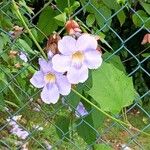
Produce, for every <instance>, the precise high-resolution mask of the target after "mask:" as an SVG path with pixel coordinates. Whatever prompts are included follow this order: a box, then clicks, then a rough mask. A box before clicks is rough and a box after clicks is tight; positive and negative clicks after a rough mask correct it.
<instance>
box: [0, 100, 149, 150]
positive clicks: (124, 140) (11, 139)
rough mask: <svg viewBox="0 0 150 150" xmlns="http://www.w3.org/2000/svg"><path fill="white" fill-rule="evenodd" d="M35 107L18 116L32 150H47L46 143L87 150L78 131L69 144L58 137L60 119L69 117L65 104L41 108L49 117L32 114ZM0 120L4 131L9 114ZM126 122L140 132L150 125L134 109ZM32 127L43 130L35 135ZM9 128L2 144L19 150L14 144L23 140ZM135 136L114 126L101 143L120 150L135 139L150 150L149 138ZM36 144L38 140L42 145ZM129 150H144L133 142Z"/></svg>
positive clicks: (60, 148)
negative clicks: (121, 146) (27, 134)
mask: <svg viewBox="0 0 150 150" xmlns="http://www.w3.org/2000/svg"><path fill="white" fill-rule="evenodd" d="M32 104H34V105H35V103H33V102H32ZM32 104H30V105H28V106H27V107H25V108H24V109H22V111H21V112H20V113H19V115H20V114H21V115H22V119H21V120H20V121H19V123H20V124H21V125H23V126H24V127H25V128H26V129H28V130H29V131H30V132H31V133H32V134H31V136H30V137H29V138H28V139H27V141H26V142H27V143H28V147H29V150H30V149H32V150H42V149H44V148H43V147H41V145H43V146H44V147H46V145H47V143H49V144H50V145H53V146H54V148H53V149H54V150H70V149H72V150H77V149H81V150H84V149H86V147H87V144H86V143H85V142H84V140H83V139H82V138H80V137H79V136H78V135H77V133H76V130H75V129H74V130H73V131H72V132H70V133H69V134H70V135H71V139H69V140H66V138H65V136H62V138H63V139H60V137H59V136H58V134H57V133H58V131H57V130H56V126H55V124H54V122H55V121H56V120H57V118H58V117H59V116H67V117H70V111H69V110H68V109H66V107H61V106H62V104H57V105H56V106H55V107H50V106H47V105H42V106H41V109H42V110H43V112H46V114H47V115H46V114H45V113H43V112H42V111H39V112H38V111H33V107H34V105H32ZM145 109H147V108H145ZM54 112H55V113H54ZM0 116H1V117H0V124H1V127H2V126H3V125H5V123H6V119H7V118H8V114H6V113H4V112H1V113H0ZM127 118H128V121H129V122H130V123H131V124H132V125H133V126H134V127H136V128H138V129H143V128H144V127H145V126H146V125H148V124H149V123H150V121H149V118H148V116H147V115H146V114H145V113H143V112H142V111H141V110H140V109H138V108H134V109H133V110H132V111H130V112H129V113H128V114H127ZM70 119H71V118H70ZM74 119H75V117H74ZM110 124H111V121H110V120H109V121H108V120H107V121H106V122H105V123H104V127H103V128H102V129H99V131H100V132H101V131H102V130H103V131H104V130H105V129H107V128H108V127H109V126H110ZM33 125H39V126H42V127H43V128H44V130H42V131H35V132H34V130H35V129H33ZM10 128H11V127H10V126H9V125H7V126H6V127H5V128H4V129H3V130H1V131H0V139H1V140H0V141H3V142H5V143H7V144H8V145H9V147H10V148H11V149H12V150H16V149H17V148H18V147H17V146H16V145H15V143H16V142H17V141H20V140H19V139H18V138H17V137H16V136H14V135H12V134H10V132H9V131H10ZM145 131H146V132H148V133H150V129H147V130H145ZM136 133H137V132H136V131H133V130H131V129H129V132H127V131H126V129H125V128H123V127H121V126H120V125H115V126H114V127H112V128H111V129H110V130H109V132H107V133H105V134H102V139H103V140H104V141H105V142H107V143H108V144H110V145H111V146H112V147H113V149H114V150H118V149H117V148H118V147H119V145H121V144H128V143H129V142H130V141H131V140H132V139H135V141H137V143H138V144H139V145H141V146H142V147H143V148H144V150H149V149H150V145H149V141H150V137H147V136H145V135H143V134H140V135H139V136H138V137H136V138H133V136H134V135H135V134H136ZM89 136H90V135H89ZM32 137H33V138H34V139H33V138H32ZM64 139H65V140H64ZM35 140H37V141H38V142H39V143H38V142H37V141H35ZM129 147H130V148H132V149H133V150H141V149H140V147H139V146H138V145H137V144H136V143H135V142H134V141H132V142H131V143H130V144H129ZM0 149H2V150H5V149H7V148H6V146H5V145H4V144H2V142H0Z"/></svg>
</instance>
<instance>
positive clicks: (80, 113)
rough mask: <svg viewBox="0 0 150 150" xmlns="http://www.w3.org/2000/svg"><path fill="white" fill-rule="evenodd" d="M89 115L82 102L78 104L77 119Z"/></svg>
mask: <svg viewBox="0 0 150 150" xmlns="http://www.w3.org/2000/svg"><path fill="white" fill-rule="evenodd" d="M87 114H88V112H87V110H86V109H85V107H84V105H83V104H82V103H81V102H79V104H78V106H77V108H76V111H75V115H76V117H77V118H79V117H83V116H85V115H87Z"/></svg>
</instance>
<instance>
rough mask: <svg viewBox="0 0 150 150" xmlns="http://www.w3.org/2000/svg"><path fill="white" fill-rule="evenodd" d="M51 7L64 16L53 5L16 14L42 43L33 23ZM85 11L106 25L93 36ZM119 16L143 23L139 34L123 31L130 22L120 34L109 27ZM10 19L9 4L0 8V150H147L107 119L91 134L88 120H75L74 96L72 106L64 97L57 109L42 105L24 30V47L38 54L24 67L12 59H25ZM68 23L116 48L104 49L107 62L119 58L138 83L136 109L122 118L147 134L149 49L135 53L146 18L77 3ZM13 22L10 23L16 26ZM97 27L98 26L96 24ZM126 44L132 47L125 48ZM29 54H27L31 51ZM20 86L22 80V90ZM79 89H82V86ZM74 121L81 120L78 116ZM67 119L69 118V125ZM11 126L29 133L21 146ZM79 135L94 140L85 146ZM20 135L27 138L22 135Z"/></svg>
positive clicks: (142, 139) (135, 134)
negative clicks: (96, 149) (75, 23)
mask: <svg viewBox="0 0 150 150" xmlns="http://www.w3.org/2000/svg"><path fill="white" fill-rule="evenodd" d="M41 3H42V2H41ZM135 3H136V2H135ZM112 5H113V4H112ZM49 6H50V7H52V8H53V9H56V10H58V12H59V13H60V14H61V13H63V12H62V10H60V9H59V7H57V5H56V3H55V1H54V2H53V1H49V2H45V5H44V6H42V7H41V8H40V10H38V11H37V12H36V13H35V14H34V15H33V14H31V13H28V12H27V11H25V10H26V7H25V6H19V10H20V12H22V13H23V14H24V19H27V18H28V20H29V28H30V29H33V28H34V29H36V30H38V32H41V34H43V36H44V37H45V34H44V33H43V32H42V31H41V30H40V29H39V28H38V26H37V24H36V23H35V22H36V20H37V19H38V16H39V14H40V13H41V12H42V11H43V10H44V9H45V8H46V7H49ZM89 6H90V8H92V9H94V11H95V12H96V13H97V15H98V16H100V18H102V19H103V22H104V24H102V25H101V27H98V30H97V31H94V30H92V28H88V27H87V25H86V23H85V18H84V17H83V16H82V15H83V14H85V9H86V8H87V7H89ZM122 11H125V12H127V11H128V13H129V15H131V14H132V15H133V14H134V15H136V17H137V18H138V20H140V22H142V25H141V26H140V27H137V28H136V27H135V28H134V29H133V30H132V32H129V31H131V30H130V29H129V31H127V29H128V28H130V27H132V25H133V22H130V24H129V25H128V27H126V26H124V27H122V29H121V27H118V28H117V27H116V26H117V24H116V25H111V23H110V21H112V22H113V21H115V19H116V17H117V15H118V14H120V13H121V12H122ZM14 14H15V13H14V12H13V10H12V1H11V0H8V1H2V2H0V20H3V22H2V21H1V27H0V35H1V38H2V37H3V38H5V39H6V41H7V42H6V43H5V44H2V43H1V38H0V72H1V73H0V75H1V76H0V84H1V86H0V95H1V96H0V149H1V150H7V149H23V147H25V146H26V145H28V147H30V148H29V149H33V150H34V149H36V150H37V149H39V150H40V149H45V150H46V149H58V150H59V149H68V150H69V149H74V150H77V149H79V150H82V149H94V145H95V144H98V143H100V144H103V145H108V146H110V147H112V149H118V150H119V149H124V150H129V149H133V150H144V149H145V150H149V149H150V145H149V141H150V138H149V137H148V136H146V135H143V134H142V133H140V132H139V131H137V130H136V129H135V130H133V128H127V127H126V126H124V125H120V124H118V123H117V122H114V121H112V120H110V119H109V118H108V119H106V121H105V122H102V124H103V128H101V129H99V128H96V129H95V128H94V127H93V126H92V125H91V124H90V123H89V121H88V120H87V119H86V117H84V116H83V117H80V119H79V118H78V117H75V116H74V113H75V112H76V107H74V105H73V103H75V99H80V98H79V97H78V96H77V95H76V96H75V95H74V94H72V95H71V96H72V99H73V101H72V102H70V97H69V100H68V96H66V97H62V98H61V99H62V101H63V102H62V101H61V100H60V102H59V103H58V104H56V105H55V106H53V105H46V104H43V103H42V102H41V100H40V99H39V92H40V90H39V91H37V90H35V89H33V88H31V85H30V83H29V80H30V78H31V75H32V74H33V71H32V70H33V68H34V69H37V64H36V62H37V60H38V57H39V53H38V50H37V48H36V46H35V45H34V44H33V43H32V42H31V39H30V38H29V37H28V34H27V31H26V29H23V31H22V33H21V34H22V36H23V38H25V39H26V41H28V42H27V43H28V44H29V45H31V47H32V48H33V49H34V50H36V51H37V53H34V54H31V56H29V55H27V59H28V63H23V62H22V61H21V62H20V60H19V58H16V57H18V56H19V55H20V53H21V52H23V53H24V52H25V49H24V47H22V46H21V44H18V42H17V39H19V38H20V36H18V37H16V38H14V37H13V35H12V33H11V32H10V31H9V30H8V29H9V26H11V25H12V24H15V25H18V26H22V24H21V23H20V22H19V21H18V20H17V15H16V14H15V15H14ZM71 18H75V19H76V20H77V21H79V22H80V23H81V22H82V25H83V26H85V28H86V29H87V30H88V32H90V33H91V34H96V35H97V34H99V33H101V32H103V31H104V30H107V39H108V41H109V40H110V39H109V37H112V38H111V40H110V43H109V42H108V43H109V45H111V44H112V45H115V44H116V46H114V47H113V50H111V48H109V47H107V46H106V47H107V48H108V49H109V51H111V52H112V54H111V55H109V57H107V58H106V59H105V61H109V60H111V59H113V57H114V56H115V55H119V56H121V60H122V63H123V64H124V65H125V66H126V70H127V72H128V76H133V78H134V79H135V80H134V82H135V83H134V84H136V82H139V84H138V86H137V89H136V90H137V91H138V90H139V91H138V93H139V95H140V97H139V98H137V99H135V101H134V104H133V105H131V106H130V107H127V108H126V110H125V113H123V114H124V115H125V116H126V117H127V118H128V120H129V121H130V123H131V124H132V125H133V126H134V127H135V128H136V127H137V128H138V129H140V130H141V131H144V132H149V131H150V111H149V108H150V107H149V106H150V105H149V103H148V102H149V97H150V91H149V86H146V83H145V81H144V80H145V78H146V80H147V83H150V82H149V81H150V80H149V79H150V72H149V69H148V66H147V65H149V63H148V62H149V58H150V57H149V56H147V57H142V54H143V53H144V52H145V51H146V52H148V49H149V47H147V48H146V50H145V49H144V47H142V46H140V47H139V44H138V43H137V42H139V43H141V39H142V38H143V36H144V34H143V31H144V33H149V28H148V27H146V26H145V25H146V23H148V22H149V20H150V18H148V19H147V20H143V17H141V16H140V15H139V14H138V13H137V12H136V10H135V8H134V7H133V5H131V4H130V3H129V2H126V3H125V4H122V6H121V7H119V8H118V9H117V10H116V11H112V13H111V16H110V17H106V16H105V15H104V13H103V12H102V11H101V10H100V9H97V7H96V6H95V5H94V3H93V1H91V0H88V1H81V5H80V7H79V8H78V9H77V10H76V11H75V12H74V14H73V15H72V16H71ZM50 19H51V18H50ZM68 19H69V18H68ZM11 21H14V22H15V23H14V22H11ZM95 22H96V23H97V20H96V21H95ZM93 28H94V27H93ZM64 30H65V29H64V27H59V28H58V30H57V31H59V33H62V32H64ZM123 31H124V33H123ZM139 36H140V38H139ZM46 38H47V37H46ZM113 38H114V39H117V41H118V44H117V43H113V42H114V41H113ZM135 39H140V41H136V40H135ZM43 43H44V44H43ZM43 43H40V44H41V46H42V47H45V45H46V41H45V42H43ZM129 43H130V44H131V46H129ZM133 45H136V46H138V48H139V50H140V51H137V52H136V51H133V49H132V46H133ZM102 46H103V44H102ZM104 47H105V46H104ZM102 48H103V47H102ZM28 49H29V51H30V48H28ZM12 50H16V51H17V54H14V53H13V52H12ZM143 50H144V51H143ZM14 55H15V56H14ZM122 56H125V57H122ZM14 57H15V58H14ZM14 59H15V61H14ZM10 72H11V73H10ZM28 72H30V74H28ZM139 76H140V77H139ZM137 77H139V78H138V79H140V81H139V80H136V79H137ZM20 80H22V81H21V84H20ZM26 84H27V85H26ZM83 86H86V84H84V85H83ZM29 87H30V88H29ZM127 88H128V87H127ZM31 89H32V90H31ZM14 99H15V100H14ZM20 99H21V101H20ZM144 102H145V103H146V107H143V105H142V103H144ZM148 105H149V106H148ZM92 111H93V110H92V109H91V111H90V112H88V115H90V113H91V112H92ZM76 113H78V112H76ZM123 114H121V115H119V116H116V117H117V118H119V119H122V118H123V117H124V116H123ZM18 115H21V116H22V117H21V118H22V119H18V120H19V121H18V120H17V119H15V118H14V116H18ZM78 115H79V116H80V114H78ZM88 115H87V116H88ZM97 117H98V116H97ZM67 118H69V120H68V119H67ZM73 119H74V120H76V121H75V122H76V124H73V125H72V126H71V127H70V126H65V123H66V122H67V121H70V122H71V121H72V120H73ZM12 120H13V122H12ZM141 122H142V123H141ZM11 123H14V124H16V125H18V126H19V128H21V130H22V131H23V130H24V131H27V133H28V134H29V135H28V136H27V138H25V139H24V140H18V139H17V137H16V136H15V135H13V134H11V133H12V129H11V125H12V124H11ZM80 126H82V127H83V126H84V128H81V129H80ZM41 127H42V129H41ZM77 130H78V131H79V130H85V132H86V131H87V130H91V131H92V132H91V133H92V134H93V135H92V134H91V135H87V139H88V136H89V137H93V136H95V137H94V139H95V140H94V141H93V142H91V143H87V142H85V141H84V140H83V139H82V138H81V137H80V136H78V133H77ZM23 134H25V132H24V133H23ZM51 146H52V147H51ZM50 147H51V148H50ZM104 149H107V148H104Z"/></svg>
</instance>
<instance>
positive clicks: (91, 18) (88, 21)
mask: <svg viewBox="0 0 150 150" xmlns="http://www.w3.org/2000/svg"><path fill="white" fill-rule="evenodd" d="M94 22H95V15H94V14H89V15H88V16H87V18H86V24H87V26H89V27H92V25H93V24H94Z"/></svg>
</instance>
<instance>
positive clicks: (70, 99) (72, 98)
mask: <svg viewBox="0 0 150 150" xmlns="http://www.w3.org/2000/svg"><path fill="white" fill-rule="evenodd" d="M75 90H76V91H78V92H79V93H80V94H82V86H80V85H77V87H76V88H75ZM65 99H66V100H67V103H68V104H69V105H70V106H72V107H73V108H76V107H77V105H78V104H79V102H80V100H81V98H80V97H79V96H78V95H77V94H75V93H74V92H72V91H71V92H70V94H69V95H67V96H66V97H65Z"/></svg>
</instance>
